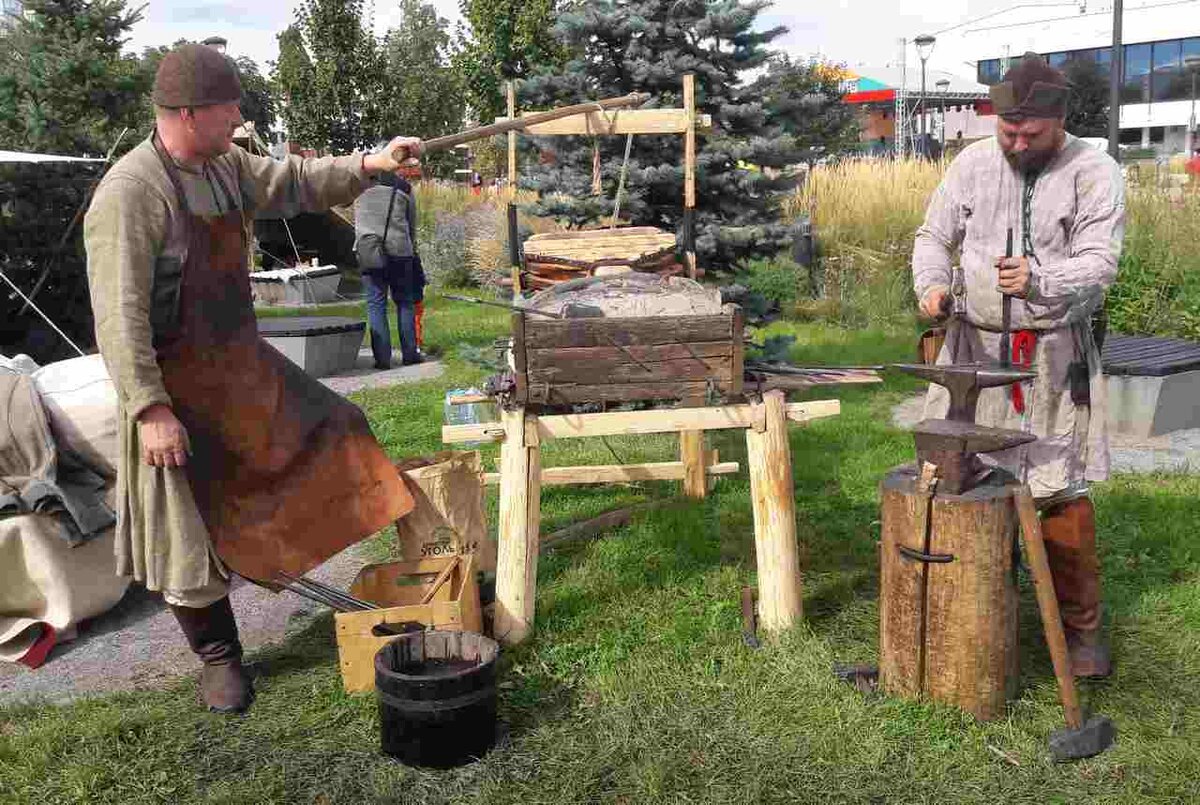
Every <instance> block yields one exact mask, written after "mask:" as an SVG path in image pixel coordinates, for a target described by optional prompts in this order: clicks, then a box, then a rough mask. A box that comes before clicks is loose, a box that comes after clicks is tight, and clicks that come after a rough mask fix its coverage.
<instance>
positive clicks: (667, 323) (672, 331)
mask: <svg viewBox="0 0 1200 805" xmlns="http://www.w3.org/2000/svg"><path fill="white" fill-rule="evenodd" d="M728 332H729V317H728V316H646V317H644V318H628V317H622V318H609V319H533V318H531V319H530V320H529V321H527V322H526V323H525V346H526V348H528V349H550V348H554V349H564V348H566V347H603V346H612V343H613V342H614V341H615V342H616V343H618V344H620V345H621V346H632V345H634V344H676V343H681V342H682V343H692V342H698V343H699V342H704V341H715V340H721V339H724V338H725V334H726V333H728Z"/></svg>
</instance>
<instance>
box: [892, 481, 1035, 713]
mask: <svg viewBox="0 0 1200 805" xmlns="http://www.w3.org/2000/svg"><path fill="white" fill-rule="evenodd" d="M992 477H993V478H994V479H995V480H993V481H991V482H989V483H986V484H984V485H982V486H980V487H977V488H976V489H973V490H971V491H969V492H967V493H966V494H963V495H935V496H934V497H933V498H932V500H930V499H928V498H926V497H924V496H922V495H918V494H917V492H916V468H915V466H914V465H906V466H902V467H898V468H896V469H894V470H892V471H891V472H890V473H889V474H888V475H887V477H886V478H884V481H883V483H882V488H881V499H882V504H881V505H882V525H883V527H882V532H883V533H882V539H881V542H880V574H881V579H880V601H879V655H880V656H879V681H880V685H881V687H882V688H883V689H884V690H885V691H887V692H889V693H893V694H897V695H900V696H907V697H912V698H930V699H934V700H937V701H942V702H948V703H950V704H954V705H957V706H959V707H961V708H962V709H964V710H966V711H967V712H969V713H971V714H972V715H974V716H975V717H976V718H978V719H979V720H981V721H989V720H991V719H994V718H999V717H1001V716H1002V715H1003V714H1004V708H1005V702H1006V701H1007V700H1008V699H1010V698H1012V697H1013V696H1014V695H1015V694H1016V690H1017V683H1018V680H1019V668H1018V660H1019V657H1018V642H1017V581H1016V565H1015V556H1014V547H1015V545H1016V536H1017V516H1016V509H1015V507H1014V506H1013V495H1014V494H1015V492H1016V490H1018V489H1019V488H1020V485H1019V484H1018V483H1017V482H1016V480H1015V479H1014V478H1013V477H1012V476H1011V475H1008V474H1007V473H1001V472H996V473H993V476H992ZM926 506H929V516H928V530H927V536H925V535H922V534H918V533H917V531H918V530H919V528H920V512H921V509H922V508H924V507H926Z"/></svg>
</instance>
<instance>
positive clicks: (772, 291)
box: [737, 256, 808, 310]
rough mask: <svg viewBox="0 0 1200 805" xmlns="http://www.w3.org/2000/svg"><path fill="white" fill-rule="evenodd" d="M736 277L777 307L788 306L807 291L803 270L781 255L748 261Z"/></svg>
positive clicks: (784, 307)
mask: <svg viewBox="0 0 1200 805" xmlns="http://www.w3.org/2000/svg"><path fill="white" fill-rule="evenodd" d="M737 281H738V282H740V283H741V284H742V285H745V286H746V287H747V288H749V289H750V291H751V293H756V294H758V295H759V296H761V297H763V298H764V299H766V300H768V301H769V302H773V303H775V304H776V305H777V306H778V307H779V309H780V310H791V309H793V308H794V307H795V305H796V301H797V300H798V299H800V298H801V297H802V296H806V295H807V294H808V276H807V273H806V272H805V271H804V270H803V269H802V268H801V267H800V266H799V265H797V264H796V263H795V262H793V261H792V260H791V259H789V258H787V257H783V256H779V257H774V258H770V259H761V258H760V259H758V260H753V261H751V263H750V265H749V267H748V268H747V269H746V270H745V271H744V272H742V273H741V274H740V275H739V276H738V278H737Z"/></svg>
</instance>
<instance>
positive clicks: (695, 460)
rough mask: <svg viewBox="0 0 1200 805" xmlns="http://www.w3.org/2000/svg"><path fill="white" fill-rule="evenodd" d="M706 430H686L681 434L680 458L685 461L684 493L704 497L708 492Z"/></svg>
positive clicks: (692, 496) (694, 496)
mask: <svg viewBox="0 0 1200 805" xmlns="http://www.w3.org/2000/svg"><path fill="white" fill-rule="evenodd" d="M705 458H706V456H705V454H704V431H702V430H685V431H681V432H680V434H679V460H680V461H682V462H683V494H684V495H686V496H687V497H689V498H703V497H704V496H705V495H706V494H707V493H708V479H707V478H706V477H705V473H704V465H705Z"/></svg>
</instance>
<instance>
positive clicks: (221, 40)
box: [200, 36, 229, 56]
mask: <svg viewBox="0 0 1200 805" xmlns="http://www.w3.org/2000/svg"><path fill="white" fill-rule="evenodd" d="M200 44H202V45H208V46H209V47H210V48H212V49H213V50H215V51H217V53H220V54H221V55H222V56H224V55H225V46H226V45H228V44H229V40H227V39H226V38H225V37H223V36H210V37H209V38H208V39H205V40H204V41H203V42H201V43H200Z"/></svg>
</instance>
